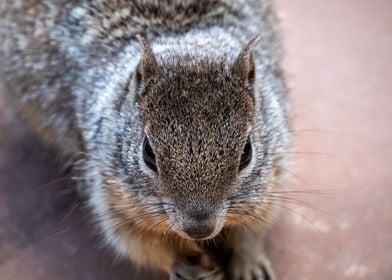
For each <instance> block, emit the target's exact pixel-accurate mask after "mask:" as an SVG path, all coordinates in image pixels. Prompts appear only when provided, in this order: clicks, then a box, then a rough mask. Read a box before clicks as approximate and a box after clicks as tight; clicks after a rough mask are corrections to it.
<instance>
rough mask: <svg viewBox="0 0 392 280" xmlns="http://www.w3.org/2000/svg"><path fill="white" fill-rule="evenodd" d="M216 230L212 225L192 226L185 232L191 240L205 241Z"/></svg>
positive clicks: (185, 229)
mask: <svg viewBox="0 0 392 280" xmlns="http://www.w3.org/2000/svg"><path fill="white" fill-rule="evenodd" d="M214 229H215V225H214V224H212V223H206V224H192V225H188V226H187V227H185V228H184V232H185V233H186V234H187V235H188V236H189V237H191V238H195V239H203V238H207V237H209V236H210V235H211V234H212V233H213V232H214Z"/></svg>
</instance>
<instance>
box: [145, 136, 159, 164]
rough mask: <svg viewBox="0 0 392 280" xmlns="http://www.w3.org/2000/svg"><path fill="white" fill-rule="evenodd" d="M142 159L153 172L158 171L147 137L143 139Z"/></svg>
mask: <svg viewBox="0 0 392 280" xmlns="http://www.w3.org/2000/svg"><path fill="white" fill-rule="evenodd" d="M143 160H144V162H145V163H146V165H147V166H148V167H149V168H150V169H151V170H153V171H154V172H157V171H158V168H157V163H156V161H155V154H154V151H153V150H152V147H151V145H150V142H149V141H148V139H147V137H144V140H143Z"/></svg>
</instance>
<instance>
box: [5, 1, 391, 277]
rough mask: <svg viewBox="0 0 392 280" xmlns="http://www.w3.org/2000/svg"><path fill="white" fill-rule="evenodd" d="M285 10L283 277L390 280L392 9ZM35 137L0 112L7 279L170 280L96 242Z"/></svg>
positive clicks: (272, 240) (278, 261) (374, 4)
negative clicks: (288, 104)
mask: <svg viewBox="0 0 392 280" xmlns="http://www.w3.org/2000/svg"><path fill="white" fill-rule="evenodd" d="M278 7H279V11H280V14H281V17H282V20H283V27H284V37H285V48H286V54H287V59H286V65H287V67H286V68H287V72H288V78H289V84H290V86H291V89H292V91H291V99H292V104H293V106H292V107H293V117H292V119H293V123H294V128H293V130H294V135H295V141H294V148H293V153H292V156H293V163H292V165H291V167H290V171H291V173H292V178H291V180H290V182H291V183H290V184H287V190H297V191H299V192H296V193H294V192H290V193H286V194H285V196H286V197H287V200H290V202H288V203H287V204H286V206H285V208H283V209H282V218H281V219H280V221H279V222H278V224H277V226H276V228H274V230H273V231H272V232H271V233H270V235H269V238H268V251H269V252H270V255H271V258H272V260H273V261H274V264H275V268H276V271H277V274H278V276H279V277H278V278H279V279H281V280H285V279H287V280H305V279H309V280H314V279H319V280H324V279H328V280H332V279H367V280H370V279H374V280H387V279H392V265H391V264H392V253H391V248H392V236H391V232H392V203H391V198H392V188H391V187H392V186H391V181H392V172H391V165H392V148H391V146H392V125H391V121H392V69H391V65H392V51H391V50H392V17H391V12H392V2H391V1H389V0H373V1H370V0H330V1H322V0H319V1H315V0H280V1H278ZM0 106H1V105H0ZM11 128H13V129H11ZM27 142H29V139H26V137H25V136H24V134H23V133H20V132H19V131H18V130H17V129H14V126H13V125H12V124H10V122H9V120H8V119H7V114H6V113H5V112H4V110H2V109H1V108H0V278H1V279H2V280H22V279H23V280H24V279H28V280H45V279H56V280H72V279H77V280H88V279H92V280H99V279H118V280H122V279H124V280H125V279H152V278H154V275H155V278H156V279H162V278H163V276H162V275H159V274H153V275H151V274H149V273H136V272H135V270H134V269H133V268H132V266H131V265H129V264H128V263H126V262H113V256H112V255H111V254H110V252H107V251H105V250H102V249H100V248H98V247H97V246H96V244H97V240H94V237H93V236H94V235H93V234H94V232H93V230H92V229H91V228H90V227H89V226H86V218H85V216H86V214H85V213H84V211H83V210H75V211H71V210H72V207H71V206H70V205H69V203H70V201H71V200H72V198H73V196H72V194H68V193H66V192H64V191H63V190H64V185H65V184H67V181H65V180H61V175H59V172H58V171H57V170H56V168H54V167H52V166H50V164H49V163H48V161H47V160H41V159H40V157H39V156H38V155H36V154H31V149H30V147H29V145H27V146H26V143H27ZM49 162H50V161H49ZM54 180H55V181H54ZM56 180H57V181H56ZM53 181H54V182H53ZM48 182H53V183H52V184H47V183H48ZM59 190H62V191H59ZM320 190H323V191H320ZM302 191H304V193H303V192H302ZM294 200H295V201H294ZM298 201H301V202H306V203H309V204H311V205H307V206H305V207H301V206H299V205H298V204H302V203H300V202H298ZM316 208H317V209H316ZM70 212H72V214H71V215H68V216H67V213H70ZM62 228H70V229H69V230H68V231H59V229H62ZM88 241H91V242H88ZM80 248H81V249H80Z"/></svg>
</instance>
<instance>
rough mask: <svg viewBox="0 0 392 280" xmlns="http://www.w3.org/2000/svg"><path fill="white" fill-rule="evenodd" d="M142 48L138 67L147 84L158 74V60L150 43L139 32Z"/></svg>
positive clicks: (137, 36) (138, 36)
mask: <svg viewBox="0 0 392 280" xmlns="http://www.w3.org/2000/svg"><path fill="white" fill-rule="evenodd" d="M136 38H137V39H138V40H139V43H140V46H141V48H142V53H141V57H140V63H139V65H138V67H137V69H136V71H138V72H139V74H140V75H141V80H142V82H143V83H144V84H145V83H146V82H147V81H148V80H149V79H151V78H153V77H156V76H157V75H158V68H159V66H158V62H157V60H156V58H155V55H154V53H153V51H152V48H151V46H150V44H149V43H148V42H147V41H146V40H145V39H144V38H143V37H142V36H140V35H139V34H138V35H136Z"/></svg>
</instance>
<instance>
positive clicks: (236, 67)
mask: <svg viewBox="0 0 392 280" xmlns="http://www.w3.org/2000/svg"><path fill="white" fill-rule="evenodd" d="M260 40H261V37H260V36H256V37H255V38H253V39H252V40H250V41H249V43H248V44H246V45H245V46H244V47H243V48H242V50H241V52H240V54H239V55H238V57H237V59H236V60H235V62H234V64H233V66H232V68H231V72H232V75H233V76H234V77H237V78H238V79H240V80H241V82H242V83H243V85H244V86H246V87H248V88H250V89H251V88H252V86H253V83H254V79H255V64H254V61H253V50H254V48H255V47H256V45H257V44H258V43H259V42H260Z"/></svg>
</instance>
